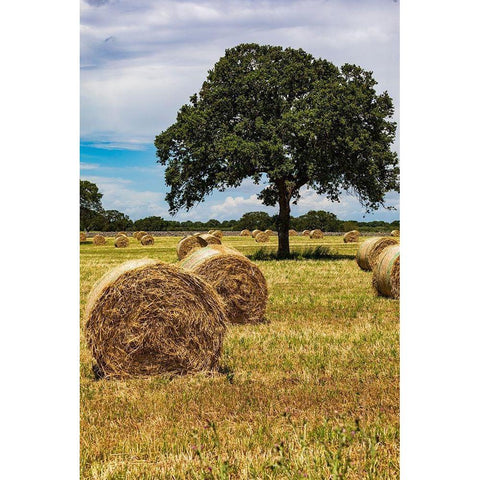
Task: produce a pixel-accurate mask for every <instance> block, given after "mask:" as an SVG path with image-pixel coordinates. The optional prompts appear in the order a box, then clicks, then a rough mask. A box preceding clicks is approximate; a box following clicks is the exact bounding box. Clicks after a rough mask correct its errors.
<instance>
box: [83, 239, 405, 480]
mask: <svg viewBox="0 0 480 480" xmlns="http://www.w3.org/2000/svg"><path fill="white" fill-rule="evenodd" d="M178 240H179V238H178V237H156V239H155V245H153V246H150V247H143V246H142V245H141V244H140V242H137V241H136V240H135V239H133V238H130V246H129V247H127V248H123V249H117V248H114V246H113V238H109V239H107V245H105V246H94V245H93V244H91V243H85V244H82V245H81V246H80V273H81V280H80V286H81V294H80V299H81V305H80V307H81V313H80V320H81V322H80V338H81V349H80V355H81V358H80V362H81V365H80V391H81V398H80V403H81V413H80V421H81V425H80V429H81V431H80V441H81V446H80V447H81V452H80V455H81V459H80V467H81V478H82V479H112V480H113V479H164V478H165V479H228V478H231V479H237V478H238V479H247V478H248V479H269V478H275V479H277V478H278V479H302V478H312V479H373V478H375V479H395V478H399V302H398V301H396V300H391V299H386V298H382V297H377V296H376V294H375V293H374V291H373V289H372V287H371V277H372V274H371V272H364V271H362V270H360V268H358V266H357V264H356V262H355V259H354V255H355V253H356V250H357V248H358V245H359V243H353V244H344V243H343V241H342V237H325V238H323V239H319V240H311V239H310V238H308V237H291V238H290V241H291V250H301V249H302V248H306V247H309V246H310V247H313V246H318V245H326V246H328V247H330V249H331V251H332V252H336V253H338V254H339V256H338V257H337V258H333V259H332V258H328V259H327V258H326V259H320V260H283V261H256V263H257V265H258V266H259V267H260V268H261V270H262V272H263V273H264V275H265V277H266V279H267V282H268V286H269V302H268V308H267V323H265V324H261V325H233V326H229V327H228V332H227V334H226V337H225V341H224V351H223V356H222V359H221V366H222V368H221V372H219V373H216V374H210V375H206V374H196V375H186V376H176V377H173V378H171V377H170V376H165V377H153V378H146V379H130V380H124V381H119V380H99V381H96V380H95V379H94V375H93V372H92V357H91V354H90V351H89V350H88V348H87V346H86V343H85V339H84V338H85V337H84V326H85V321H86V319H85V318H84V316H83V309H84V306H85V301H86V298H87V295H88V292H89V291H90V289H91V288H92V286H93V284H94V283H95V281H96V280H98V279H99V278H100V277H101V276H102V275H103V274H104V273H106V272H107V271H109V270H110V269H111V268H113V267H115V266H116V265H119V264H121V263H123V262H124V261H126V260H130V259H136V258H144V257H149V258H154V259H160V260H163V261H165V262H172V263H173V262H176V244H177V242H178ZM363 240H364V238H363V237H362V238H360V242H362V241H363ZM89 242H91V239H89ZM276 242H277V239H276V237H273V238H271V240H270V243H269V244H266V245H267V246H266V247H263V248H267V249H269V250H272V251H274V250H276ZM223 243H224V244H226V245H228V246H233V247H235V248H237V249H238V250H240V251H241V252H243V253H245V254H251V253H253V252H255V251H256V250H258V249H259V248H262V247H261V246H260V244H257V243H255V241H254V240H253V239H252V238H250V237H224V239H223Z"/></svg>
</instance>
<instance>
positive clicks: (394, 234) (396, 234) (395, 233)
mask: <svg viewBox="0 0 480 480" xmlns="http://www.w3.org/2000/svg"><path fill="white" fill-rule="evenodd" d="M390 235H391V236H392V237H399V236H400V230H392V232H391V233H390Z"/></svg>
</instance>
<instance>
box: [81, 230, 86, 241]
mask: <svg viewBox="0 0 480 480" xmlns="http://www.w3.org/2000/svg"><path fill="white" fill-rule="evenodd" d="M86 241H87V234H86V233H85V232H80V243H82V242H86Z"/></svg>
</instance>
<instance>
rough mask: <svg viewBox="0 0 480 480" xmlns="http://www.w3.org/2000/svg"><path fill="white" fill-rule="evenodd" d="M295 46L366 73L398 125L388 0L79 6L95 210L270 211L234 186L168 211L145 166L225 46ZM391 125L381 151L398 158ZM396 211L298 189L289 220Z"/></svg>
mask: <svg viewBox="0 0 480 480" xmlns="http://www.w3.org/2000/svg"><path fill="white" fill-rule="evenodd" d="M249 42H254V43H259V44H269V45H281V46H283V47H293V48H302V49H304V50H305V51H307V52H308V53H311V54H312V55H314V56H315V57H317V58H318V57H321V58H324V59H327V60H329V61H331V62H333V63H334V64H336V65H337V66H341V65H343V64H344V63H354V64H357V65H359V66H361V67H362V68H364V69H366V70H371V71H372V72H373V74H374V78H375V79H376V80H377V82H378V85H377V90H378V92H383V91H385V90H386V91H388V93H389V95H390V96H391V97H392V99H393V102H394V106H395V115H394V117H393V119H394V120H395V121H396V122H397V123H398V121H399V4H398V2H397V1H394V0H362V1H358V0H335V1H333V0H299V1H295V0H293V1H292V0H288V1H285V0H263V1H262V0H260V1H258V0H257V1H255V0H231V1H228V0H223V1H222V0H195V1H183V0H167V1H158V0H156V1H155V0H81V13H80V67H81V73H80V178H81V179H82V180H89V181H92V182H94V183H95V184H96V185H97V186H98V187H99V190H100V191H101V192H102V193H103V199H102V203H103V206H104V208H105V209H115V210H119V211H121V212H123V213H126V214H127V215H128V216H129V217H130V218H131V219H132V220H137V219H139V218H143V217H146V216H151V215H155V216H161V217H164V218H166V219H175V220H180V221H181V220H201V221H206V220H208V219H210V218H216V219H218V220H228V219H238V218H240V217H241V216H242V215H243V214H244V213H246V212H250V211H260V210H261V211H266V212H268V213H270V214H274V213H276V212H277V209H276V208H275V207H266V206H264V205H262V204H261V202H260V201H259V200H258V199H257V197H256V196H257V194H258V193H259V192H260V190H261V189H262V188H263V187H262V186H261V185H254V184H253V182H252V181H251V180H249V179H246V180H245V181H244V182H243V183H242V185H241V186H240V187H238V188H236V189H228V190H225V191H224V192H218V191H215V192H214V193H212V194H211V195H210V196H208V197H207V198H206V199H205V202H203V203H200V204H199V205H198V206H195V207H194V208H192V209H191V210H189V211H186V210H182V211H180V212H179V213H177V215H176V216H175V217H171V216H170V215H169V213H168V205H167V203H166V202H165V195H166V193H167V192H168V190H169V188H168V186H167V185H166V184H165V181H164V169H165V167H162V166H160V165H158V164H157V163H156V157H155V148H154V146H153V142H154V139H155V136H156V135H158V134H159V133H160V132H162V131H163V130H165V129H166V128H168V127H169V126H170V125H171V124H172V123H174V122H175V119H176V114H177V111H178V110H179V108H180V107H181V106H182V105H183V104H185V103H187V102H188V100H189V97H190V96H191V95H192V94H193V93H195V92H198V91H199V89H200V87H201V85H202V83H203V81H204V80H205V78H206V75H207V72H208V70H209V69H211V68H212V67H213V66H214V64H215V63H216V62H217V61H218V60H219V58H220V57H221V56H223V54H224V52H225V49H227V48H231V47H234V46H235V45H238V44H239V43H249ZM398 137H399V128H398V129H397V139H396V141H395V143H394V146H393V149H394V150H395V151H397V152H399V141H398ZM386 203H387V205H390V206H392V207H395V208H396V210H386V209H383V208H382V209H379V210H377V211H376V212H373V213H372V214H368V215H366V214H365V211H364V209H363V208H362V206H361V205H360V203H359V202H358V201H357V200H356V198H355V197H354V196H352V195H349V194H346V193H345V194H344V195H342V196H341V201H340V202H339V203H332V202H330V201H328V200H327V199H326V198H325V197H324V196H319V195H317V194H316V193H315V192H314V191H312V190H306V189H304V190H303V191H302V197H301V199H300V200H299V202H298V204H297V205H293V206H292V215H294V216H298V215H301V214H303V213H306V212H307V211H309V210H326V211H329V212H332V213H334V214H335V215H337V217H338V218H340V219H341V220H362V221H371V220H385V221H393V220H398V219H399V215H400V212H399V195H398V194H397V193H395V192H389V193H387V195H386Z"/></svg>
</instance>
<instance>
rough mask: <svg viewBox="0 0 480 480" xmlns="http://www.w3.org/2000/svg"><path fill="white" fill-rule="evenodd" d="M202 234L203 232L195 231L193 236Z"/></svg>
mask: <svg viewBox="0 0 480 480" xmlns="http://www.w3.org/2000/svg"><path fill="white" fill-rule="evenodd" d="M201 234H202V232H195V233H194V234H193V236H194V237H199V236H200V235H201ZM184 238H185V237H184Z"/></svg>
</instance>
